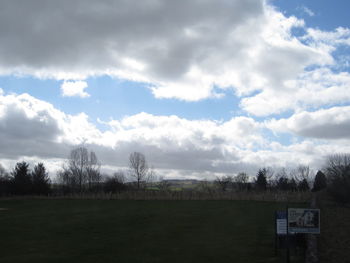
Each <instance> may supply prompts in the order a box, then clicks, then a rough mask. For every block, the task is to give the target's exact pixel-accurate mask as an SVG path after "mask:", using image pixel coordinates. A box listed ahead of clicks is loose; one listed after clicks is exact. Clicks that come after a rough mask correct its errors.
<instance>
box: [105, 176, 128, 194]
mask: <svg viewBox="0 0 350 263" xmlns="http://www.w3.org/2000/svg"><path fill="white" fill-rule="evenodd" d="M103 190H104V192H106V193H120V192H122V191H124V190H126V184H125V176H124V174H123V173H122V172H116V173H114V174H113V176H111V177H107V178H106V179H105V182H104V186H103Z"/></svg>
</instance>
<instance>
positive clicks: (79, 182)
mask: <svg viewBox="0 0 350 263" xmlns="http://www.w3.org/2000/svg"><path fill="white" fill-rule="evenodd" d="M58 176H59V179H60V180H61V181H62V182H63V183H64V184H68V185H69V186H70V188H72V189H76V188H77V189H78V191H79V192H82V191H83V190H84V188H85V185H86V184H87V185H88V189H89V190H91V188H92V186H93V184H97V183H99V182H100V181H101V174H100V163H99V161H98V159H97V157H96V154H95V153H94V152H92V151H91V152H89V151H88V149H87V148H85V147H84V146H79V147H77V148H75V149H73V150H72V151H71V152H70V156H69V158H68V160H67V165H65V166H63V171H60V172H59V173H58Z"/></svg>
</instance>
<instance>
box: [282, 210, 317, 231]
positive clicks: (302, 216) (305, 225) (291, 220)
mask: <svg viewBox="0 0 350 263" xmlns="http://www.w3.org/2000/svg"><path fill="white" fill-rule="evenodd" d="M288 230H289V232H290V233H312V234H319V233H320V210H319V209H310V208H288Z"/></svg>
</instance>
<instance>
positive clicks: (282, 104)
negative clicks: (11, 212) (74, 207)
mask: <svg viewBox="0 0 350 263" xmlns="http://www.w3.org/2000/svg"><path fill="white" fill-rule="evenodd" d="M349 9H350V2H349V1H348V0H337V1H319V0H307V1H305V0H293V1H285V0H274V1H272V0H271V1H264V0H191V1H187V0H178V1H173V0H143V1H137V0H127V1H126V0H103V1H93V0H91V1H90V0H62V1H47V0H31V1H21V0H0V163H1V164H2V165H3V166H4V167H6V168H7V169H11V168H12V167H13V165H14V164H15V163H16V162H17V161H22V160H25V161H28V162H31V163H35V162H38V161H43V162H44V163H45V164H46V166H47V167H48V168H49V170H50V173H51V175H53V174H54V173H55V171H56V169H58V168H59V167H60V165H61V164H62V162H63V161H64V159H65V158H66V157H67V156H68V155H69V152H70V150H71V149H73V148H74V147H76V146H77V145H81V144H82V143H84V144H85V145H86V146H87V147H88V148H89V149H90V150H93V151H95V152H96V154H97V156H98V157H99V159H100V161H101V163H102V165H103V169H105V170H106V171H107V170H108V171H111V170H116V169H119V168H121V167H126V166H127V164H128V155H129V154H130V153H131V152H133V151H139V152H142V153H144V154H145V155H146V158H147V160H148V162H149V163H150V164H152V165H153V166H154V167H155V169H156V170H157V173H158V174H159V175H163V176H165V177H168V178H175V177H176V178H204V177H211V176H214V175H223V174H234V173H237V172H241V171H246V172H248V173H249V174H251V175H253V174H254V173H255V172H256V170H257V169H258V168H259V167H263V166H271V167H293V166H295V165H298V164H304V165H309V166H311V167H312V168H313V169H318V168H321V166H322V162H323V158H324V157H325V156H327V155H329V154H332V153H335V152H350V52H349V51H350V20H349V19H348V10H349Z"/></svg>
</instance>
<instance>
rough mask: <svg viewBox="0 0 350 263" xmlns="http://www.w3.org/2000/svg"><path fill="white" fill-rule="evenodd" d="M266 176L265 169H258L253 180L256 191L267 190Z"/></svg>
mask: <svg viewBox="0 0 350 263" xmlns="http://www.w3.org/2000/svg"><path fill="white" fill-rule="evenodd" d="M266 175H267V169H266V168H262V169H259V171H258V174H257V176H256V180H255V186H256V188H257V189H258V190H266V188H267V179H266Z"/></svg>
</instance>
